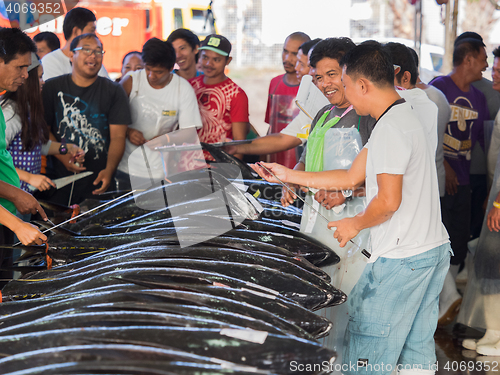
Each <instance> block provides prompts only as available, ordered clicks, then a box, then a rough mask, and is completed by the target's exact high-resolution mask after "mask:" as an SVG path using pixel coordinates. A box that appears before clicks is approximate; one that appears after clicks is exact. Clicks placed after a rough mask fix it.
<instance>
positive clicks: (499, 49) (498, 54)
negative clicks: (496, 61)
mask: <svg viewBox="0 0 500 375" xmlns="http://www.w3.org/2000/svg"><path fill="white" fill-rule="evenodd" d="M493 56H495V57H500V47H497V48H495V49H494V50H493Z"/></svg>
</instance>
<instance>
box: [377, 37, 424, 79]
mask: <svg viewBox="0 0 500 375" xmlns="http://www.w3.org/2000/svg"><path fill="white" fill-rule="evenodd" d="M384 48H385V49H386V51H387V52H388V53H389V56H390V57H391V60H392V63H393V64H395V65H399V66H400V67H401V69H400V70H399V73H398V74H397V75H396V79H397V81H398V82H401V79H402V78H403V74H404V72H410V74H411V78H410V84H412V85H415V84H416V83H417V77H418V67H417V64H416V63H415V59H414V58H413V56H412V53H411V52H410V49H409V48H408V47H407V46H405V45H404V44H401V43H396V42H389V43H386V44H385V45H384Z"/></svg>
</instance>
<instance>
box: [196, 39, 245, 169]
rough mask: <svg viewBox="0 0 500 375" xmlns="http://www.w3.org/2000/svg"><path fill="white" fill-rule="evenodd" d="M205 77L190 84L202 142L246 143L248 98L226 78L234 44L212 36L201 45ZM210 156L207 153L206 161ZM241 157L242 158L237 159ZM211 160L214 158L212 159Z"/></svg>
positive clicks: (201, 58)
mask: <svg viewBox="0 0 500 375" xmlns="http://www.w3.org/2000/svg"><path fill="white" fill-rule="evenodd" d="M199 51H200V60H201V66H202V69H203V73H204V74H203V75H202V76H199V77H196V78H193V79H192V80H190V83H191V85H192V86H193V89H194V92H195V94H196V98H197V99H198V105H199V107H200V114H201V121H202V123H203V127H202V128H201V129H200V130H199V131H198V136H199V138H200V141H201V142H205V143H216V142H224V141H226V139H233V140H243V139H246V136H247V133H248V129H249V125H250V124H249V119H248V97H247V95H246V94H245V92H244V91H243V90H242V89H241V88H240V87H239V86H238V85H236V84H235V83H234V82H233V81H232V80H231V79H230V78H229V77H227V76H226V75H225V74H224V69H225V67H226V66H227V65H229V63H230V62H231V60H232V57H230V56H229V54H230V53H231V43H230V42H229V40H227V39H226V38H225V37H223V36H222V35H216V34H212V35H209V36H207V37H206V38H205V40H203V42H202V43H201V47H200V48H199ZM208 156H209V155H208V154H207V153H205V157H208ZM235 156H236V157H241V156H242V155H238V154H236V155H235ZM209 160H213V158H211V157H209Z"/></svg>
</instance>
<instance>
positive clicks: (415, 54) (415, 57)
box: [408, 47, 420, 72]
mask: <svg viewBox="0 0 500 375" xmlns="http://www.w3.org/2000/svg"><path fill="white" fill-rule="evenodd" d="M408 49H409V50H410V52H411V55H412V56H413V60H415V64H416V65H417V72H418V64H420V62H419V61H418V54H417V51H415V50H414V49H413V48H410V47H408Z"/></svg>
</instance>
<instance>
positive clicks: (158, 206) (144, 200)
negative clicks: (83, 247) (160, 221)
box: [68, 170, 250, 232]
mask: <svg viewBox="0 0 500 375" xmlns="http://www.w3.org/2000/svg"><path fill="white" fill-rule="evenodd" d="M222 190H224V191H225V192H226V195H225V196H224V199H226V198H228V197H231V198H232V200H229V201H227V200H226V202H225V203H227V204H230V205H231V208H232V209H234V210H235V212H238V209H239V207H238V204H235V201H237V202H238V203H239V204H241V205H245V206H248V207H250V203H249V202H248V200H247V199H246V198H245V197H244V195H243V194H242V193H241V191H239V190H238V189H237V188H236V187H234V185H232V184H231V182H230V181H228V180H227V179H226V178H224V177H223V176H222V175H220V174H219V173H217V172H215V171H211V170H208V171H207V172H206V173H205V176H204V177H200V178H198V179H196V180H185V181H179V182H173V183H170V184H167V185H161V186H156V187H152V188H150V189H148V190H146V191H144V192H137V193H135V194H134V196H129V197H125V198H124V199H122V200H120V201H118V202H116V203H113V204H110V205H109V206H107V207H105V208H103V209H102V210H100V211H99V212H96V213H95V214H92V215H90V216H89V217H87V218H85V219H81V220H80V221H79V222H78V223H77V224H73V225H71V226H68V229H70V230H72V231H74V232H80V231H81V230H82V229H84V228H85V227H87V226H89V225H94V224H99V225H104V226H105V225H112V224H118V223H120V222H122V221H125V220H129V219H131V218H134V217H137V216H141V215H144V214H146V213H148V212H150V211H158V210H160V211H161V210H164V211H166V213H165V214H166V215H167V214H168V211H169V209H171V208H172V207H174V206H180V205H182V204H186V203H187V202H192V201H195V200H198V199H204V198H207V197H208V198H212V199H215V198H216V197H218V196H220V194H216V195H214V193H215V192H220V191H222ZM165 199H166V200H165ZM222 203H224V202H222ZM167 206H168V208H169V209H167ZM141 207H142V208H141Z"/></svg>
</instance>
